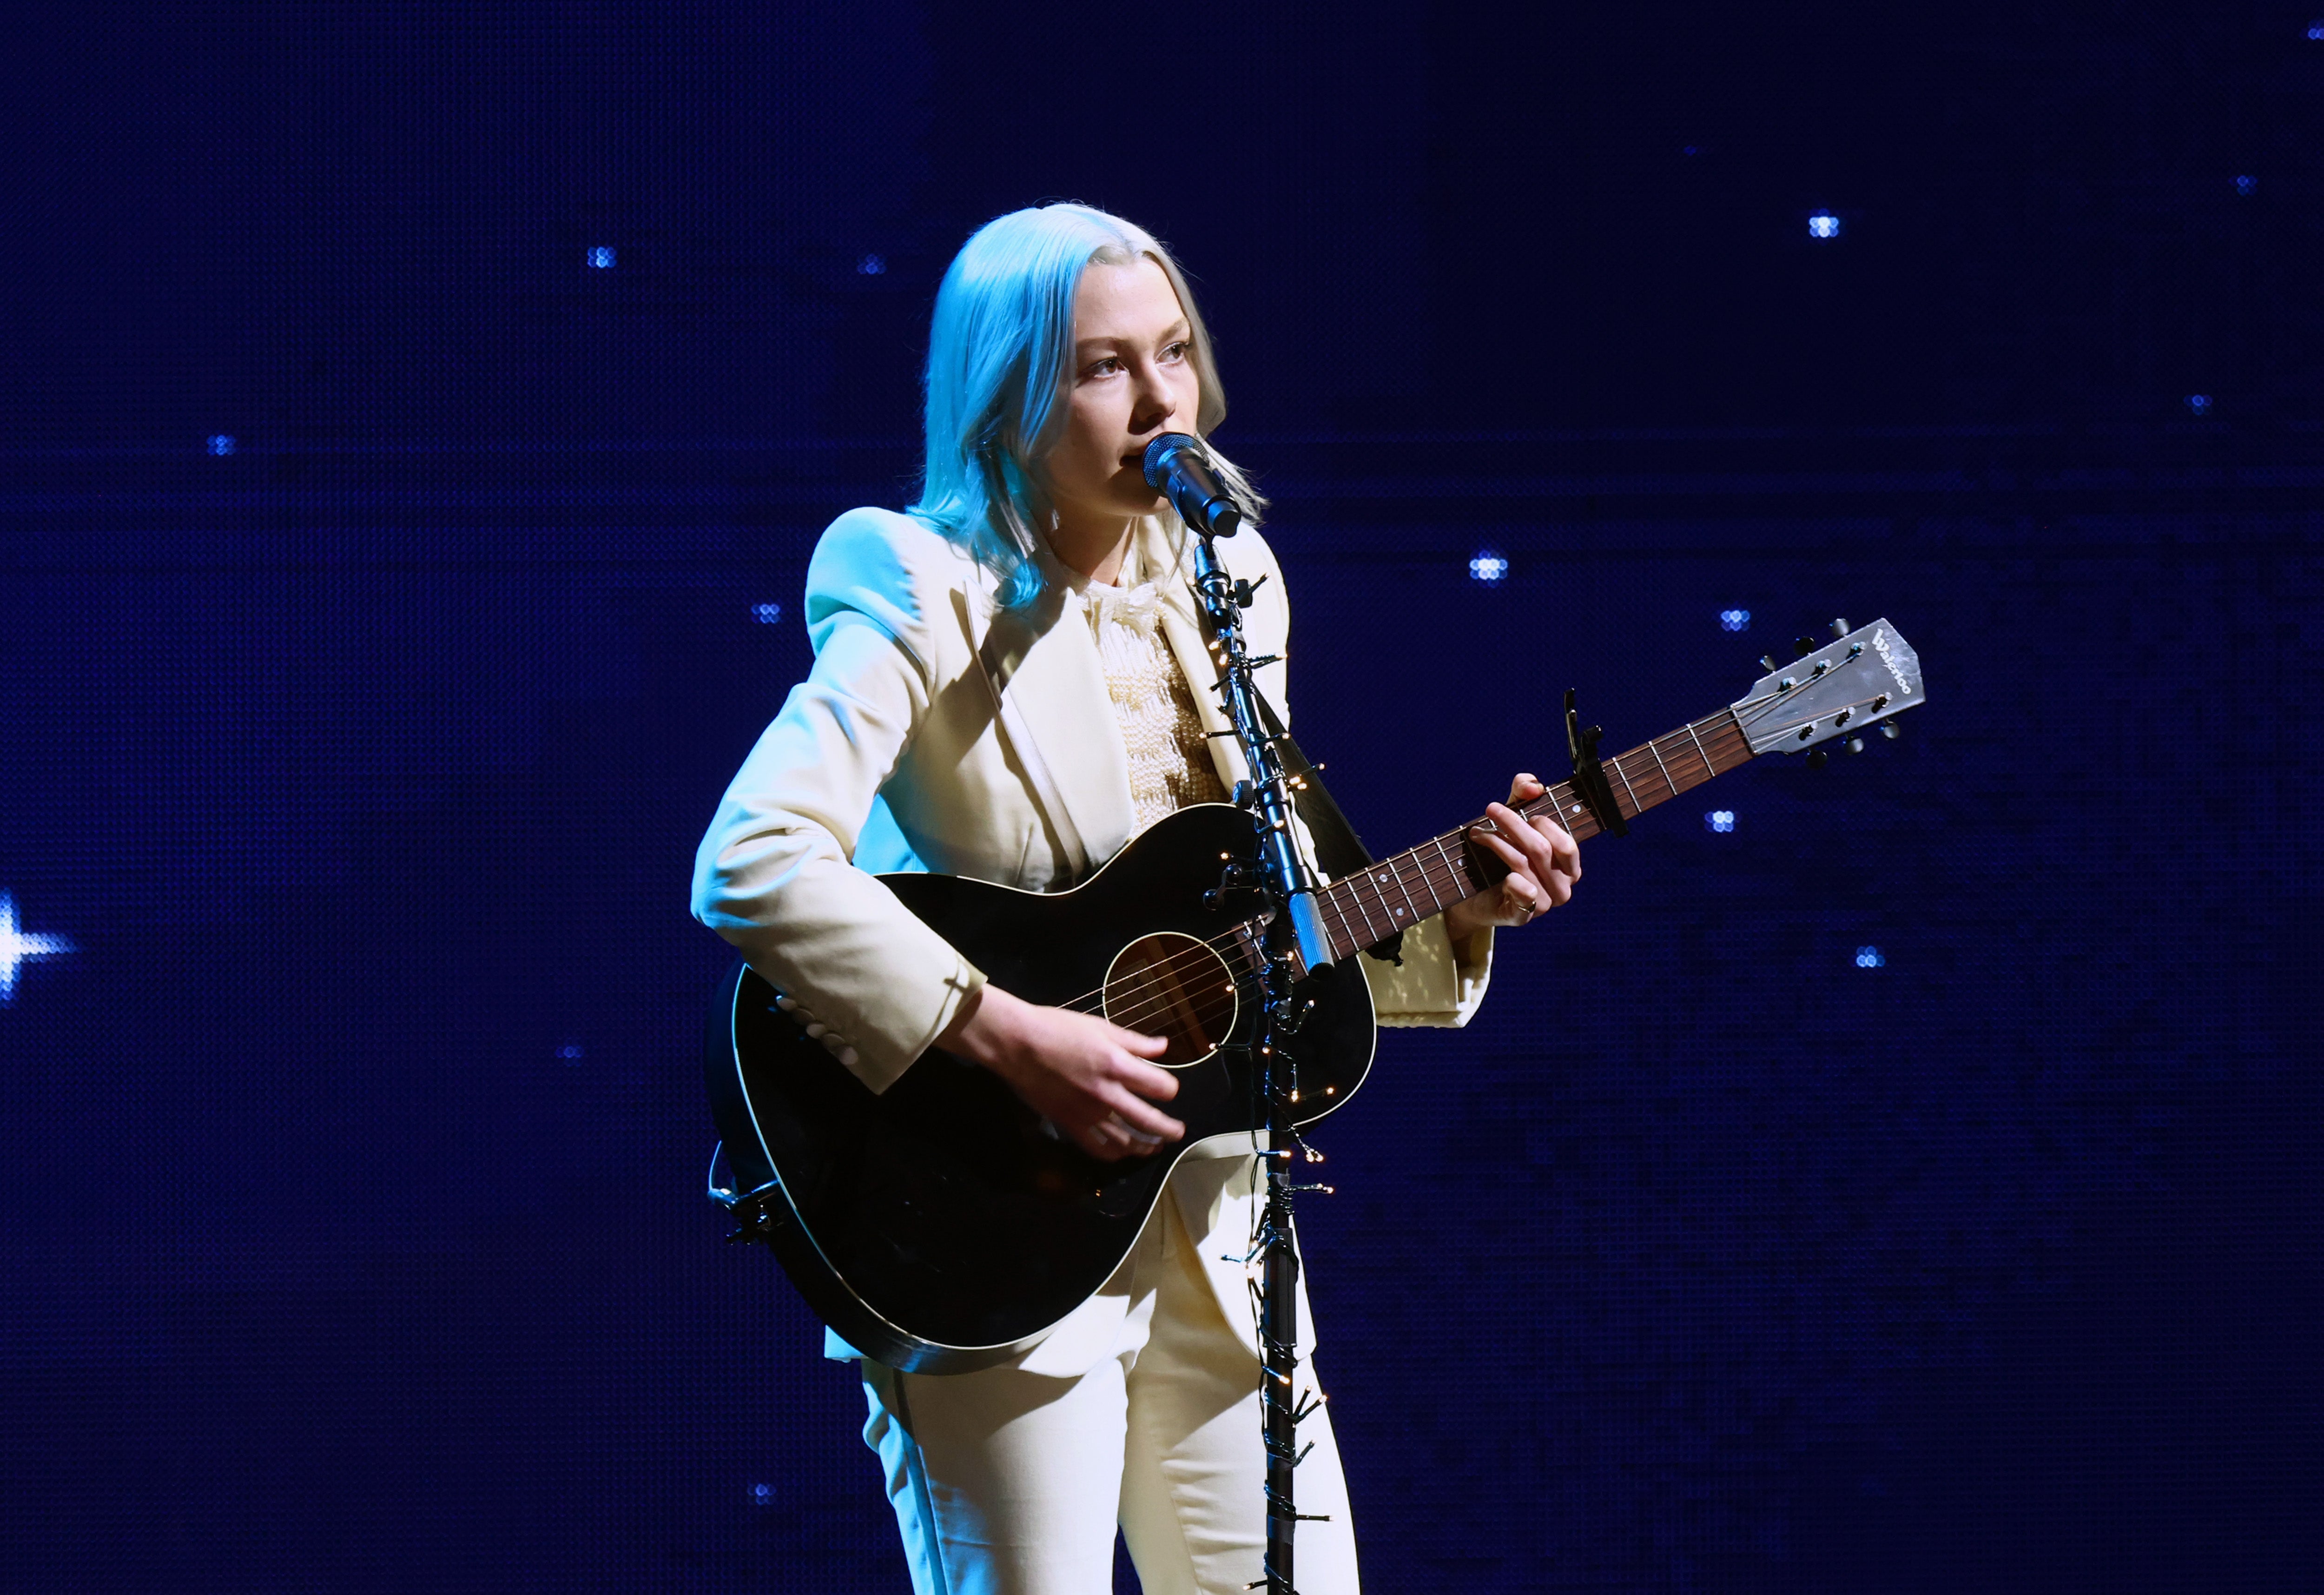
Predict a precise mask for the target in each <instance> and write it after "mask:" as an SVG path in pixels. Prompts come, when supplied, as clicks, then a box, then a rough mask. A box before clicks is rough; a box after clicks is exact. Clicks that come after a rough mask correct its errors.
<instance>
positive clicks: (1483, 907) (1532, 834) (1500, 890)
mask: <svg viewBox="0 0 2324 1595" xmlns="http://www.w3.org/2000/svg"><path fill="white" fill-rule="evenodd" d="M1545 790H1547V788H1545V787H1544V786H1543V785H1542V784H1541V782H1540V781H1539V780H1538V779H1535V777H1533V776H1530V775H1520V776H1518V777H1517V779H1515V780H1513V781H1511V782H1510V783H1509V803H1530V802H1532V801H1533V800H1534V799H1535V798H1538V797H1540V796H1541V795H1542V793H1543V792H1544V791H1545ZM1485 817H1486V818H1488V819H1489V820H1491V821H1492V822H1493V826H1494V829H1493V830H1490V831H1486V830H1475V831H1471V832H1470V833H1469V834H1470V835H1471V837H1473V838H1474V839H1475V840H1476V842H1477V844H1479V845H1480V846H1481V847H1486V848H1489V849H1490V850H1491V851H1492V852H1493V853H1494V854H1495V855H1496V856H1498V857H1499V859H1500V861H1501V862H1503V863H1505V864H1507V865H1508V867H1509V872H1508V874H1507V875H1505V876H1503V877H1502V878H1501V880H1500V881H1499V883H1498V884H1496V885H1492V886H1489V887H1487V888H1485V890H1482V891H1480V892H1479V893H1477V894H1476V895H1475V896H1474V897H1471V898H1468V899H1463V900H1462V901H1461V902H1457V903H1455V904H1453V905H1452V907H1451V908H1447V909H1445V910H1444V928H1445V930H1446V931H1448V932H1450V933H1451V935H1452V939H1453V940H1454V941H1455V942H1460V941H1464V940H1466V939H1467V938H1468V937H1470V936H1473V935H1475V934H1476V933H1477V932H1478V931H1480V930H1482V929H1484V928H1485V927H1487V926H1489V925H1490V926H1517V925H1523V924H1525V923H1526V922H1527V921H1528V920H1530V919H1532V918H1533V917H1535V916H1536V915H1538V914H1541V913H1543V912H1545V911H1546V910H1548V909H1550V908H1555V907H1557V905H1558V904H1560V903H1562V902H1563V901H1565V900H1566V899H1568V898H1570V897H1572V895H1573V883H1574V882H1575V881H1577V880H1581V879H1582V847H1581V844H1579V843H1577V842H1575V841H1574V840H1573V838H1572V836H1570V835H1568V834H1566V833H1565V831H1564V830H1563V827H1561V826H1560V825H1558V823H1557V822H1556V821H1555V820H1553V819H1551V818H1550V817H1549V816H1547V815H1535V816H1534V817H1533V819H1532V820H1531V821H1530V822H1528V821H1527V820H1526V818H1525V817H1524V816H1521V815H1519V814H1518V813H1517V810H1516V809H1514V808H1511V807H1508V804H1506V803H1494V804H1489V805H1488V806H1487V807H1486V809H1485Z"/></svg>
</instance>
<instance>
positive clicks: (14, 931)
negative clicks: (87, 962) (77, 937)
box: [0, 891, 72, 1003]
mask: <svg viewBox="0 0 2324 1595" xmlns="http://www.w3.org/2000/svg"><path fill="white" fill-rule="evenodd" d="M71 951H72V944H71V943H70V942H69V941H67V940H65V938H64V937H62V936H26V935H25V934H24V933H23V930H21V929H19V928H18V927H17V924H16V899H14V898H13V897H11V896H10V895H9V894H8V893H6V892H5V891H0V1003H7V1002H13V1001H14V1000H15V998H16V972H17V971H18V970H19V969H21V968H23V966H24V965H25V964H26V963H30V962H31V961H32V959H35V958H54V957H55V956H57V955H58V954H60V953H69V952H71Z"/></svg>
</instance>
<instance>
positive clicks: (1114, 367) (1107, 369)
mask: <svg viewBox="0 0 2324 1595" xmlns="http://www.w3.org/2000/svg"><path fill="white" fill-rule="evenodd" d="M1120 369H1121V362H1120V361H1119V360H1117V359H1114V358H1113V357H1112V356H1111V355H1108V356H1107V357H1106V358H1105V359H1103V360H1101V361H1099V362H1098V363H1097V364H1095V365H1093V366H1091V367H1090V368H1089V369H1088V370H1087V371H1084V373H1082V374H1083V375H1084V376H1111V374H1112V373H1115V372H1117V371H1120Z"/></svg>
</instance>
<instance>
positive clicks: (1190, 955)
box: [1061, 726, 1739, 1028]
mask: <svg viewBox="0 0 2324 1595" xmlns="http://www.w3.org/2000/svg"><path fill="white" fill-rule="evenodd" d="M1682 734H1683V735H1686V736H1687V737H1688V739H1689V740H1690V741H1692V742H1696V743H1697V744H1698V746H1700V745H1701V744H1700V737H1699V734H1698V733H1695V731H1694V729H1693V728H1692V727H1691V726H1690V727H1686V728H1683V730H1682V731H1681V732H1674V733H1670V735H1671V736H1674V737H1675V736H1678V735H1682ZM1658 740H1662V739H1658ZM1714 740H1715V741H1716V742H1717V743H1718V744H1719V746H1720V750H1721V751H1733V750H1732V749H1730V748H1729V747H1728V746H1727V744H1728V743H1729V742H1731V740H1732V738H1731V736H1728V735H1722V734H1720V733H1714ZM1631 751H1632V752H1637V751H1640V750H1637V749H1633V750H1631ZM1656 752H1657V754H1659V750H1656ZM1676 753H1677V750H1674V754H1676ZM1704 754H1705V755H1706V756H1705V757H1703V758H1701V759H1693V760H1690V759H1686V758H1684V757H1683V755H1679V756H1678V758H1677V762H1678V766H1679V769H1678V774H1677V777H1676V779H1672V780H1670V781H1668V782H1666V783H1665V784H1666V786H1667V788H1668V797H1675V796H1677V795H1678V794H1679V793H1680V792H1683V791H1685V790H1688V789H1690V788H1692V787H1694V786H1697V785H1700V784H1701V781H1703V780H1708V779H1711V778H1712V777H1715V776H1717V775H1719V774H1720V773H1721V770H1720V764H1719V754H1718V753H1713V752H1711V750H1709V749H1704ZM1615 762H1616V768H1617V773H1618V774H1619V773H1621V772H1620V770H1619V764H1618V760H1617V761H1615ZM1668 762H1669V761H1663V760H1661V759H1660V758H1659V757H1657V763H1658V764H1663V765H1664V766H1665V768H1667V766H1668ZM1738 762H1739V761H1738ZM1730 768H1731V767H1730ZM1697 770H1701V772H1702V773H1701V775H1700V776H1697V775H1696V771H1697ZM1622 779H1623V782H1624V784H1625V786H1629V785H1630V781H1629V778H1628V775H1627V774H1622ZM1572 796H1573V794H1572V790H1571V788H1570V787H1569V786H1568V785H1567V784H1566V783H1563V782H1561V783H1560V784H1559V785H1558V786H1557V787H1554V788H1550V790H1548V791H1547V792H1545V793H1544V794H1543V796H1542V797H1541V798H1534V799H1531V800H1529V801H1528V802H1526V803H1524V804H1521V805H1517V809H1518V811H1519V812H1520V813H1522V814H1524V815H1526V817H1528V818H1531V817H1533V816H1535V815H1536V814H1538V813H1540V812H1541V811H1542V810H1543V809H1545V808H1547V807H1551V806H1552V804H1553V803H1554V804H1555V806H1556V807H1558V808H1559V810H1560V811H1561V813H1560V817H1561V818H1563V817H1564V816H1563V812H1562V811H1563V807H1564V802H1565V799H1567V798H1571V797H1572ZM1635 797H1636V792H1635V788H1633V798H1635ZM1668 797H1665V798H1657V799H1655V802H1663V801H1667V800H1668ZM1644 807H1653V804H1651V803H1650V804H1647V805H1646V806H1644ZM1583 812H1584V815H1586V814H1587V811H1586V810H1584V811H1583ZM1634 812H1643V807H1642V808H1640V809H1638V810H1636V811H1634ZM1576 817H1577V818H1579V817H1581V816H1576ZM1477 823H1478V824H1484V823H1488V822H1484V821H1482V820H1480V821H1479V822H1477ZM1592 829H1593V830H1594V826H1593V827H1592ZM1459 835H1462V832H1457V831H1455V832H1446V833H1444V834H1443V835H1442V836H1439V837H1436V838H1433V839H1432V840H1431V842H1429V843H1424V844H1422V846H1421V847H1419V848H1414V849H1410V850H1408V851H1407V852H1406V853H1401V854H1397V855H1396V856H1395V857H1392V858H1389V859H1386V860H1381V861H1379V862H1378V863H1377V864H1376V865H1375V866H1372V867H1371V868H1370V869H1369V870H1368V871H1366V874H1365V875H1361V876H1350V877H1347V878H1345V879H1344V880H1339V881H1334V882H1333V883H1332V885H1331V886H1329V887H1327V888H1325V889H1324V891H1323V893H1322V894H1319V895H1323V897H1324V898H1325V900H1326V903H1327V905H1328V906H1329V907H1330V908H1333V909H1334V910H1336V911H1337V913H1338V916H1339V918H1340V920H1341V926H1342V930H1343V931H1344V932H1345V933H1347V935H1348V936H1349V940H1350V948H1349V949H1348V950H1352V949H1353V947H1354V946H1356V945H1362V938H1360V937H1359V936H1356V934H1355V932H1354V920H1353V919H1352V917H1350V915H1349V914H1348V912H1347V904H1348V901H1349V900H1353V901H1354V902H1355V905H1356V908H1357V912H1359V913H1361V914H1362V915H1363V916H1364V919H1365V931H1366V934H1367V935H1369V934H1370V933H1371V931H1372V926H1371V922H1370V914H1369V910H1367V909H1366V908H1364V906H1363V897H1364V896H1365V895H1367V894H1368V895H1369V897H1370V898H1371V899H1373V900H1374V901H1375V902H1377V903H1379V905H1380V906H1381V908H1383V910H1384V912H1385V911H1386V910H1388V908H1389V904H1388V896H1387V893H1386V891H1384V890H1379V888H1380V887H1381V885H1382V880H1380V879H1375V878H1372V877H1373V876H1374V874H1375V872H1376V871H1386V872H1387V878H1388V880H1390V881H1392V882H1393V883H1395V884H1396V885H1397V890H1398V891H1399V892H1400V893H1403V894H1404V895H1405V896H1406V900H1407V902H1408V903H1409V901H1410V898H1409V892H1408V891H1407V890H1406V888H1405V887H1404V886H1403V885H1402V876H1401V868H1400V867H1401V865H1402V864H1403V863H1404V862H1405V861H1406V860H1407V859H1409V860H1410V861H1411V862H1412V865H1413V867H1414V868H1416V869H1417V870H1418V871H1420V875H1421V879H1422V880H1423V882H1424V883H1425V885H1426V886H1427V888H1428V890H1429V892H1430V894H1431V895H1432V896H1434V895H1435V894H1436V893H1437V892H1439V891H1440V890H1443V888H1444V887H1446V886H1457V885H1458V884H1459V878H1458V876H1457V874H1456V873H1455V872H1454V871H1453V869H1452V865H1451V861H1450V859H1449V856H1448V857H1444V858H1443V862H1442V863H1441V864H1440V865H1432V864H1431V863H1430V862H1429V861H1428V860H1427V859H1426V858H1425V856H1424V854H1423V851H1422V850H1423V849H1424V848H1426V847H1429V846H1432V845H1434V846H1436V847H1437V850H1438V852H1439V853H1440V855H1443V846H1442V844H1443V843H1444V842H1447V841H1450V840H1452V838H1454V837H1455V836H1459ZM1440 870H1441V872H1442V878H1441V879H1440ZM1452 900H1457V898H1453V897H1451V896H1449V895H1448V898H1447V902H1448V905H1449V902H1450V901H1452ZM1412 907H1413V908H1417V905H1416V904H1414V905H1412ZM1436 911H1441V909H1439V910H1436ZM1387 917H1388V919H1389V921H1390V923H1391V924H1393V923H1394V915H1393V914H1392V913H1388V914H1387ZM1421 917H1423V918H1425V917H1429V916H1421ZM1416 922H1417V921H1413V923H1416ZM1251 923H1252V922H1251V921H1248V920H1246V921H1243V922H1241V923H1240V924H1239V925H1238V926H1236V927H1233V928H1231V929H1230V930H1229V931H1227V932H1225V933H1223V934H1222V936H1218V937H1214V938H1212V939H1210V940H1206V941H1204V942H1203V943H1201V944H1199V945H1200V946H1201V947H1202V948H1203V950H1204V951H1205V952H1207V953H1208V954H1211V955H1212V956H1213V957H1214V958H1216V960H1217V961H1218V962H1219V963H1222V964H1224V965H1225V966H1226V973H1228V975H1229V977H1230V978H1231V981H1232V982H1233V989H1234V990H1235V991H1236V993H1237V995H1238V997H1239V996H1240V993H1241V991H1242V990H1243V988H1244V987H1245V986H1246V984H1247V983H1249V982H1250V981H1252V980H1253V979H1254V978H1256V976H1257V975H1258V973H1259V970H1258V969H1253V968H1246V969H1241V970H1238V969H1237V968H1236V967H1235V963H1234V961H1232V960H1230V959H1228V958H1227V957H1226V956H1225V955H1224V954H1223V953H1222V948H1221V945H1220V944H1221V943H1225V944H1227V945H1230V946H1232V947H1233V948H1234V950H1235V951H1236V952H1237V953H1239V954H1244V955H1246V956H1248V954H1249V945H1248V943H1247V941H1246V940H1245V938H1244V936H1243V934H1242V933H1243V932H1245V931H1246V930H1247V928H1248V927H1249V926H1250V924H1251ZM1337 939H1338V938H1337V937H1335V938H1334V940H1335V941H1336V940H1337ZM1334 951H1335V952H1339V951H1341V949H1338V948H1336V947H1335V949H1334ZM1205 962H1206V961H1205V959H1204V957H1203V953H1198V952H1195V951H1193V950H1191V949H1190V950H1188V951H1186V952H1184V953H1177V954H1170V955H1169V956H1167V957H1166V958H1164V959H1161V960H1157V962H1156V963H1153V964H1149V965H1148V966H1146V968H1144V969H1142V970H1140V971H1139V973H1138V974H1137V975H1135V976H1133V977H1130V980H1131V981H1132V982H1135V983H1134V984H1131V985H1130V990H1129V991H1125V992H1124V993H1123V996H1124V997H1125V998H1127V999H1129V1000H1126V1001H1124V1002H1123V1004H1122V1005H1121V1008H1120V1013H1119V1014H1118V1015H1116V1016H1114V1017H1115V1022H1117V1023H1120V1024H1121V1025H1123V1026H1124V1028H1135V1027H1136V1026H1137V1025H1139V1024H1141V1023H1145V1022H1147V1021H1148V1020H1150V1019H1153V1018H1154V1017H1155V1016H1156V1015H1157V1014H1158V1013H1162V1012H1167V1010H1169V1009H1171V1008H1173V1007H1175V1006H1177V1005H1178V1003H1179V1001H1180V1000H1181V997H1180V995H1179V993H1183V992H1185V990H1186V988H1187V987H1188V985H1189V984H1190V983H1191V982H1194V981H1196V980H1199V979H1200V978H1201V977H1202V975H1203V970H1204V965H1205ZM1162 979H1168V980H1170V981H1172V982H1174V983H1175V984H1176V988H1177V992H1176V993H1174V992H1173V991H1171V990H1169V989H1167V987H1164V986H1160V985H1157V981H1158V980H1162ZM1128 983H1129V982H1125V984H1128ZM1104 1000H1105V993H1104V991H1102V990H1101V991H1091V992H1086V993H1084V995H1083V996H1082V997H1080V998H1076V999H1073V1000H1070V1001H1068V1002H1067V1003H1065V1004H1062V1005H1061V1006H1065V1007H1071V1008H1074V1009H1077V1010H1082V1011H1088V1012H1100V1013H1102V1012H1103V1011H1104ZM1203 1017H1205V1018H1211V1017H1217V1016H1215V1015H1213V1013H1211V1011H1210V1010H1203Z"/></svg>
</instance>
